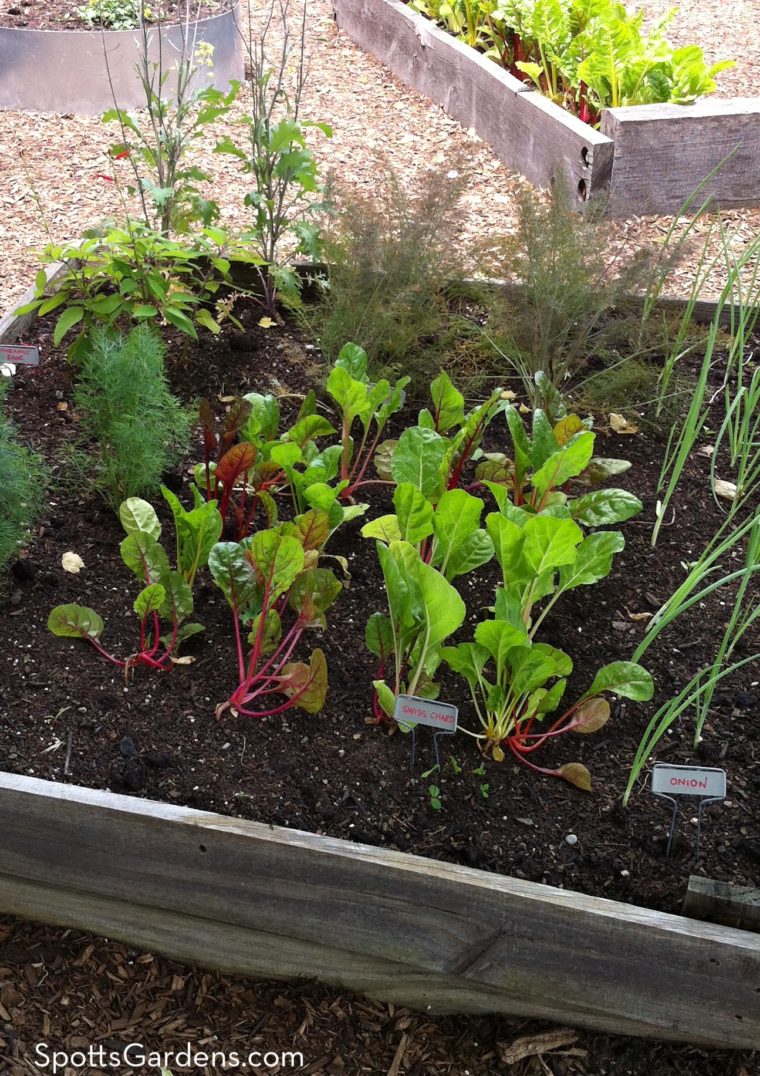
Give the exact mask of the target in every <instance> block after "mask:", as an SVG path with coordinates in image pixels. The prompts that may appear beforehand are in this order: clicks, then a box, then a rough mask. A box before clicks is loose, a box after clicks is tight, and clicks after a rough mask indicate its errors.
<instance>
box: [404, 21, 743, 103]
mask: <svg viewBox="0 0 760 1076" xmlns="http://www.w3.org/2000/svg"><path fill="white" fill-rule="evenodd" d="M409 3H410V6H411V7H413V8H415V9H416V10H417V11H420V12H422V14H425V15H427V16H428V17H429V18H432V19H435V20H436V21H438V22H440V23H441V24H442V25H443V26H444V27H445V28H446V29H447V30H448V31H449V32H450V33H452V34H454V35H456V36H457V37H459V38H460V39H461V40H463V41H465V42H466V43H467V44H469V45H471V46H473V47H475V48H478V49H480V51H482V52H484V53H485V54H486V55H487V56H489V57H491V58H492V59H494V60H496V61H497V62H499V63H500V64H502V65H503V66H504V67H507V68H508V69H509V70H510V71H511V73H512V74H513V75H515V76H516V77H518V78H521V79H522V80H524V81H526V82H531V83H532V84H533V85H534V86H535V87H536V88H537V89H538V90H539V91H540V92H541V93H543V94H546V95H547V96H548V97H550V98H551V99H552V100H553V101H554V102H555V103H557V104H559V105H562V106H563V107H565V108H567V109H569V110H570V111H573V112H575V113H576V114H577V115H578V116H579V118H580V119H582V120H583V121H584V122H585V123H592V124H596V123H598V121H599V116H600V112H601V110H602V109H603V108H610V107H614V106H617V105H641V104H653V103H656V102H660V101H672V102H674V103H676V104H689V103H691V102H693V101H694V100H696V99H697V98H698V97H701V96H703V95H705V94H708V93H713V92H714V91H715V89H716V88H717V87H716V82H715V77H716V75H718V74H719V73H720V72H721V71H724V70H725V69H726V68H728V67H732V66H733V61H729V60H721V61H719V62H718V63H715V64H707V63H706V61H705V58H704V55H703V52H702V49H701V48H699V46H697V45H687V46H685V47H683V48H673V46H672V45H671V44H670V43H669V41H668V40H667V38H666V36H665V30H666V27H667V24H668V23H669V22H670V20H671V19H672V17H673V13H672V12H669V13H668V14H667V15H666V16H665V17H664V18H663V19H661V20H659V22H657V23H656V24H655V25H654V26H653V27H651V28H650V29H649V30H647V31H645V30H644V28H643V22H644V13H643V12H641V11H634V12H630V11H628V10H627V9H626V7H625V6H624V5H623V4H621V3H619V2H617V0H592V2H589V0H409Z"/></svg>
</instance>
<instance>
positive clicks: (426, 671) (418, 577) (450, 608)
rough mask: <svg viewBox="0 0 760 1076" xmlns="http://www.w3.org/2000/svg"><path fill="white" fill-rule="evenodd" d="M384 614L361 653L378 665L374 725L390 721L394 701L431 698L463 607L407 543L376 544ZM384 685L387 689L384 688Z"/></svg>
mask: <svg viewBox="0 0 760 1076" xmlns="http://www.w3.org/2000/svg"><path fill="white" fill-rule="evenodd" d="M376 549H377V555H378V559H379V561H380V567H381V569H382V572H383V579H384V581H385V592H386V598H387V602H388V613H387V614H384V613H373V614H372V616H371V617H370V618H369V621H368V622H367V629H366V632H365V641H366V644H367V649H368V650H369V651H370V653H372V654H374V655H375V656H376V657H377V658H378V660H379V675H378V678H377V679H376V680H375V681H374V700H373V706H374V719H375V721H378V722H387V721H388V720H389V719H392V717H393V710H394V707H395V702H396V696H397V695H400V694H405V695H419V696H421V697H423V698H433V699H434V698H436V696H437V694H438V685H437V684H436V682H435V680H434V676H435V672H436V670H437V668H438V666H439V665H440V663H441V648H442V644H443V643H444V641H445V640H446V639H447V638H448V637H449V636H450V635H452V634H453V633H454V632H455V631H456V630H457V629H458V628H459V627H461V625H462V624H463V622H464V618H465V614H466V609H465V604H464V602H463V601H462V599H461V597H460V596H459V594H458V592H457V591H456V589H455V588H454V587H453V586H452V585H451V583H449V582H448V581H447V580H446V579H445V578H444V576H443V575H442V574H441V572H439V571H438V570H437V569H436V568H433V567H432V566H431V565H429V564H426V563H425V562H424V560H423V559H422V557H421V556H420V554H419V552H418V550H417V549H416V548H415V546H414V545H412V543H411V542H407V541H390V542H389V543H388V544H387V545H386V544H385V543H384V542H381V541H378V542H377V543H376ZM388 679H390V684H389V683H388V682H387V681H388Z"/></svg>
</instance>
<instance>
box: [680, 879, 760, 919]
mask: <svg viewBox="0 0 760 1076" xmlns="http://www.w3.org/2000/svg"><path fill="white" fill-rule="evenodd" d="M683 914H684V915H688V916H691V917H692V918H693V919H709V920H710V922H712V923H723V924H724V925H725V926H730V927H741V928H742V929H743V930H754V931H756V932H758V933H760V889H757V888H756V887H755V886H751V885H734V884H732V883H731V882H721V881H716V880H715V879H714V878H702V877H701V876H700V875H697V874H692V876H691V877H690V878H689V887H688V889H687V890H686V896H685V897H684V901H683Z"/></svg>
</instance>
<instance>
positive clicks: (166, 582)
mask: <svg viewBox="0 0 760 1076" xmlns="http://www.w3.org/2000/svg"><path fill="white" fill-rule="evenodd" d="M119 519H120V520H121V524H122V526H123V528H124V530H125V532H126V538H125V539H124V540H123V542H122V543H121V545H120V547H119V548H120V552H121V557H122V560H123V561H124V563H125V564H126V566H127V567H128V568H129V569H130V571H131V572H133V573H134V575H135V576H136V577H137V579H138V581H139V582H140V583H141V584H142V589H141V590H140V592H139V594H138V595H137V597H136V599H135V602H134V606H133V608H134V611H135V613H136V615H137V621H138V644H137V649H136V650H135V652H134V653H133V654H131V655H129V656H127V657H125V658H120V657H117V656H116V655H114V654H112V653H111V652H110V651H108V650H106V648H105V647H104V646H103V644H102V643H101V641H100V640H101V636H102V634H103V631H104V627H105V625H104V623H103V619H102V617H101V616H100V615H99V614H98V613H97V612H95V610H94V609H90V608H89V607H87V606H84V605H78V604H76V603H70V604H67V605H57V606H56V607H55V609H53V610H52V612H51V613H50V616H49V618H48V628H49V629H50V631H51V632H52V633H53V635H57V636H59V637H61V638H66V639H83V640H85V642H88V643H90V645H91V646H93V647H94V649H95V650H96V651H97V652H98V654H100V656H101V657H102V658H105V659H106V661H110V662H111V663H112V664H113V665H116V666H118V667H119V668H122V669H124V673H125V676H126V675H127V674H128V673H129V672H130V671H132V670H134V669H135V668H136V667H137V666H139V665H145V666H147V667H148V668H150V669H161V670H163V671H168V670H170V669H171V668H173V666H174V665H175V664H186V663H189V662H190V661H192V660H193V659H192V658H186V657H179V656H178V651H179V647H180V644H181V643H182V642H183V641H184V640H185V639H188V638H190V637H191V636H192V635H195V634H197V633H198V632H200V631H203V625H201V624H198V623H193V622H190V621H189V618H190V616H192V612H193V592H192V585H191V584H192V580H193V579H194V578H195V572H196V571H197V569H198V567H200V566H201V565H202V563H204V550H205V556H207V555H208V554H207V550H206V546H207V542H205V540H204V538H203V537H202V533H205V530H206V528H205V527H204V526H202V525H201V524H200V523H199V522H198V520H197V517H196V520H195V521H194V522H193V524H187V525H186V526H185V528H184V536H183V537H182V539H180V535H179V532H178V535H177V541H178V565H177V567H176V568H172V567H171V564H170V562H169V557H168V554H167V553H166V550H165V549H164V547H163V546H162V545H161V543H160V541H159V539H160V537H161V524H160V522H159V519H158V516H157V515H156V513H155V511H154V509H153V507H152V506H151V505H150V504H148V502H147V501H142V500H140V499H139V498H138V497H130V498H129V499H128V500H126V501H124V503H123V504H122V505H121V507H120V509H119ZM219 526H220V521H218V522H217V523H216V524H213V523H212V524H211V528H212V529H214V527H219ZM191 531H192V535H193V536H192V537H191V536H190V532H191ZM162 625H164V626H165V629H166V630H165V631H164V632H163V634H162Z"/></svg>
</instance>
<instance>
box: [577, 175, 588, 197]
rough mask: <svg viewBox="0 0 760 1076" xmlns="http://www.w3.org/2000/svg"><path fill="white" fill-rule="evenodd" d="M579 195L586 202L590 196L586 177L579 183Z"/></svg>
mask: <svg viewBox="0 0 760 1076" xmlns="http://www.w3.org/2000/svg"><path fill="white" fill-rule="evenodd" d="M578 197H579V198H580V200H581V201H582V202H585V201H586V199H587V198H588V189H587V187H586V180H585V179H581V180H580V181H579V183H578Z"/></svg>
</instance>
